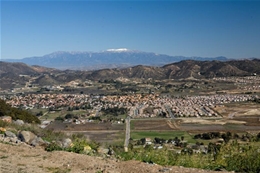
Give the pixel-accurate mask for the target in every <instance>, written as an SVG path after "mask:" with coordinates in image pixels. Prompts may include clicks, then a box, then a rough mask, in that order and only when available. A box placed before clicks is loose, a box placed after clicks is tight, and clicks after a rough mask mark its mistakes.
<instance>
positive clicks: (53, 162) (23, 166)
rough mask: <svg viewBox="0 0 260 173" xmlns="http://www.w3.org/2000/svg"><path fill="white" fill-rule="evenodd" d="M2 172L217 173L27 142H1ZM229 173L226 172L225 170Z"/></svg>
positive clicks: (0, 170) (0, 158)
mask: <svg viewBox="0 0 260 173" xmlns="http://www.w3.org/2000/svg"><path fill="white" fill-rule="evenodd" d="M0 156H1V157H0V172H1V173H17V172H27V173H33V172H35V173H46V172H57V173H79V172H87V173H97V172H106V173H130V172H139V173H148V172H149V173H157V172H168V173H171V172H172V173H173V172H174V173H176V172H181V173H207V172H212V173H213V172H215V171H208V170H200V169H195V168H183V167H163V166H159V165H155V164H147V163H142V162H139V161H118V160H116V159H109V158H102V157H94V156H88V155H83V154H76V153H70V152H64V151H55V152H47V151H44V150H43V149H42V148H34V147H30V146H27V145H25V144H24V145H23V144H21V145H19V146H15V145H10V144H3V143H0ZM218 172H219V171H218ZM222 172H225V171H222Z"/></svg>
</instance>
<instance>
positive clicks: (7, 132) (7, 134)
mask: <svg viewBox="0 0 260 173" xmlns="http://www.w3.org/2000/svg"><path fill="white" fill-rule="evenodd" d="M5 136H6V137H9V138H16V134H14V133H13V132H11V131H5Z"/></svg>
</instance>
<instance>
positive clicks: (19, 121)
mask: <svg viewBox="0 0 260 173" xmlns="http://www.w3.org/2000/svg"><path fill="white" fill-rule="evenodd" d="M13 123H14V124H17V125H19V126H21V125H24V121H23V120H16V121H14V122H13Z"/></svg>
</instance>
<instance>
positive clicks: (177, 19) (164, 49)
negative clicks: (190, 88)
mask: <svg viewBox="0 0 260 173" xmlns="http://www.w3.org/2000/svg"><path fill="white" fill-rule="evenodd" d="M111 48H128V49H133V50H141V51H147V52H155V53H161V54H168V55H182V56H202V57H215V56H226V57H228V58H249V57H258V58H260V1H141V2H140V1H21V0H20V1H10V0H9V1H1V59H7V58H24V57H31V56H42V55H45V54H49V53H52V52H54V51H94V52H96V51H103V50H106V49H111Z"/></svg>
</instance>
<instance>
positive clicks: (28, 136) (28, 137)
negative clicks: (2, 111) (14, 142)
mask: <svg viewBox="0 0 260 173" xmlns="http://www.w3.org/2000/svg"><path fill="white" fill-rule="evenodd" d="M36 137H37V136H36V135H35V134H34V133H32V132H30V131H21V132H20V133H19V138H20V139H21V141H23V142H25V143H27V144H31V142H32V141H33V140H34V138H36Z"/></svg>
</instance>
